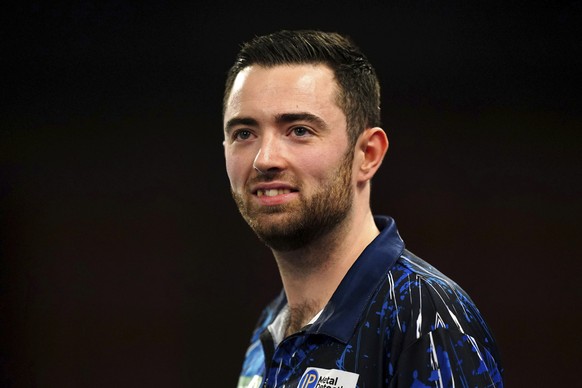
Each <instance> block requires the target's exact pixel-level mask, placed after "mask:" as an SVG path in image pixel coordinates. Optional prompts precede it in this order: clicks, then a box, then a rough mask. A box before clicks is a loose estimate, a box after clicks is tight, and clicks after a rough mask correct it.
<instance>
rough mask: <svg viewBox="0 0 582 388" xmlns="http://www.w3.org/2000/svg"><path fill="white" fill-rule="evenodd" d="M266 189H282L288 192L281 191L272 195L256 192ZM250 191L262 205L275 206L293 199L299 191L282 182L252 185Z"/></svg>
mask: <svg viewBox="0 0 582 388" xmlns="http://www.w3.org/2000/svg"><path fill="white" fill-rule="evenodd" d="M266 190H284V191H288V192H283V193H281V194H277V195H274V196H267V195H261V196H259V195H258V194H257V192H258V191H263V192H264V191H266ZM251 192H252V194H253V198H255V200H256V201H257V202H258V203H259V204H260V205H262V206H275V205H283V204H286V203H288V202H290V201H292V200H294V199H296V198H297V197H298V195H299V191H298V190H297V188H295V187H294V186H293V185H290V184H288V183H284V182H265V183H260V184H257V185H254V186H252V188H251Z"/></svg>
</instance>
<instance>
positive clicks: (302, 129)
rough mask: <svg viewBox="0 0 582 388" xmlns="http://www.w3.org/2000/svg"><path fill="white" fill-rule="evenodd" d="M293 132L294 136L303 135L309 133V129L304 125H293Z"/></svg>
mask: <svg viewBox="0 0 582 388" xmlns="http://www.w3.org/2000/svg"><path fill="white" fill-rule="evenodd" d="M293 133H294V134H295V136H305V135H307V134H309V131H308V130H307V128H305V127H295V128H293Z"/></svg>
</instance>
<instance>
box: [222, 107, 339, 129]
mask: <svg viewBox="0 0 582 388" xmlns="http://www.w3.org/2000/svg"><path fill="white" fill-rule="evenodd" d="M297 121H306V122H309V123H313V124H315V125H317V126H318V127H320V128H321V129H323V130H327V129H328V125H327V123H326V122H325V121H324V120H323V119H322V118H321V117H319V116H316V115H314V114H311V113H307V112H296V113H280V114H278V115H275V122H276V123H277V124H288V123H294V122H297ZM238 125H246V126H258V125H259V123H258V121H257V120H255V119H253V118H251V117H233V118H232V119H230V120H228V121H227V122H226V125H225V126H224V131H225V132H226V133H227V134H228V133H230V132H232V129H233V128H234V127H236V126H238Z"/></svg>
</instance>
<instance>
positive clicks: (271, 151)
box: [253, 135, 285, 173]
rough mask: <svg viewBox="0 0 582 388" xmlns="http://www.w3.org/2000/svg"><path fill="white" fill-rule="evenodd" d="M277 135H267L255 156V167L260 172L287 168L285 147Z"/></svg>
mask: <svg viewBox="0 0 582 388" xmlns="http://www.w3.org/2000/svg"><path fill="white" fill-rule="evenodd" d="M283 148H284V147H283V145H282V144H281V142H280V140H278V139H277V138H276V136H271V135H269V136H265V137H263V139H262V142H261V148H259V151H258V152H257V155H256V156H255V160H254V161H253V167H254V169H255V170H257V171H258V172H260V173H266V172H275V171H280V170H282V169H284V168H285V157H284V153H283V151H284V149H283Z"/></svg>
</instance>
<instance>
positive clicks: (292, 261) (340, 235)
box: [273, 209, 379, 334]
mask: <svg viewBox="0 0 582 388" xmlns="http://www.w3.org/2000/svg"><path fill="white" fill-rule="evenodd" d="M356 214H358V212H352V213H351V214H350V215H349V216H348V217H346V218H345V220H344V222H342V223H341V224H339V225H338V226H337V228H335V229H334V230H332V231H331V232H330V233H328V234H327V235H326V236H323V237H322V238H320V239H319V240H318V241H316V242H314V243H312V244H310V245H309V246H307V247H304V248H301V249H298V250H295V251H290V252H279V251H273V254H274V256H275V259H276V260H277V265H278V267H279V272H280V274H281V279H282V282H283V287H284V289H285V293H286V295H287V301H288V303H289V308H290V319H289V327H288V330H287V334H291V333H293V332H295V331H298V330H299V329H300V328H301V327H303V326H304V325H305V324H307V323H308V322H309V320H311V318H313V317H314V316H315V315H316V314H317V313H318V312H319V311H320V310H321V309H323V307H324V306H325V305H326V304H327V302H328V301H329V299H330V298H331V296H332V295H333V293H334V292H335V290H336V289H337V287H338V286H339V284H340V282H341V281H342V279H343V278H344V276H345V274H346V273H347V272H348V270H349V269H350V267H351V266H352V264H353V263H354V262H355V261H356V260H357V258H358V257H359V256H360V254H361V253H362V251H363V250H364V249H365V248H366V247H367V246H368V244H370V242H371V241H372V240H373V239H374V238H375V237H376V236H377V235H378V233H379V231H378V228H377V227H376V224H375V223H374V219H373V216H372V213H371V211H370V210H369V209H368V210H367V211H366V212H365V213H363V214H362V215H361V216H359V217H358V216H356ZM360 214H361V213H360Z"/></svg>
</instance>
